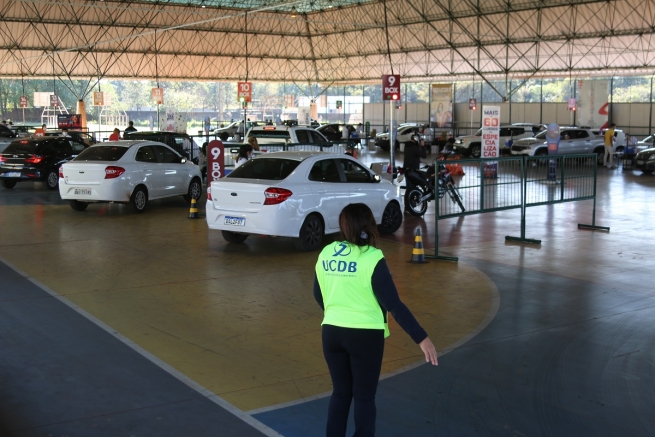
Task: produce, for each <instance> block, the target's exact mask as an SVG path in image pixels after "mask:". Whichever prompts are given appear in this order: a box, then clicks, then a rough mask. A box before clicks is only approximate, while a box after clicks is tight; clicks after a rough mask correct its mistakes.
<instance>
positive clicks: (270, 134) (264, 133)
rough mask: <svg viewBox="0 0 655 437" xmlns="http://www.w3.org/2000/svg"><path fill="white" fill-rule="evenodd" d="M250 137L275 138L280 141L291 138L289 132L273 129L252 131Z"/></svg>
mask: <svg viewBox="0 0 655 437" xmlns="http://www.w3.org/2000/svg"><path fill="white" fill-rule="evenodd" d="M248 135H249V136H251V137H255V138H273V139H278V140H287V139H289V138H291V136H290V135H289V131H286V130H272V129H271V130H256V131H251V132H250V134H248Z"/></svg>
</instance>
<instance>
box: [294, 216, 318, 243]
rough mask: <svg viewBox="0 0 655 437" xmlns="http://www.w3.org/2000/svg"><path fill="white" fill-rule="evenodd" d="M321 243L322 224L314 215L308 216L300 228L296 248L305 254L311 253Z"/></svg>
mask: <svg viewBox="0 0 655 437" xmlns="http://www.w3.org/2000/svg"><path fill="white" fill-rule="evenodd" d="M321 243H323V222H322V221H321V219H320V218H319V217H318V216H317V215H316V214H312V215H310V216H308V217H307V218H306V219H305V221H304V222H303V224H302V226H301V227H300V232H299V234H298V239H297V240H296V247H298V249H300V250H304V251H305V252H313V251H315V250H317V249H318V248H319V247H321Z"/></svg>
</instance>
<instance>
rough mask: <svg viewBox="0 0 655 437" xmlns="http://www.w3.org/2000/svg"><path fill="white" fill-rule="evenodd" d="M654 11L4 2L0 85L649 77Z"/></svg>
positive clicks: (571, 1)
mask: <svg viewBox="0 0 655 437" xmlns="http://www.w3.org/2000/svg"><path fill="white" fill-rule="evenodd" d="M654 31H655V0H616V1H611V0H610V1H606V0H603V1H595V0H594V1H590V0H541V1H526V0H504V1H501V0H461V1H454V0H404V1H403V0H387V1H386V2H385V1H352V0H311V1H306V0H304V1H287V2H276V1H267V0H245V1H244V0H241V1H236V0H191V1H188V0H184V1H183V0H169V1H90V0H88V1H87V0H7V1H3V2H2V3H1V4H0V76H5V77H21V76H22V75H24V76H26V77H53V75H57V76H59V77H62V78H63V77H67V78H76V77H83V78H89V77H106V78H147V79H155V78H159V79H173V80H221V81H236V80H246V79H247V80H253V81H294V82H303V83H307V82H312V83H313V82H317V83H325V84H330V83H358V82H379V80H380V77H381V75H382V74H389V73H392V72H393V73H395V74H400V75H401V76H402V77H403V80H404V81H426V80H427V81H453V80H467V79H473V78H476V79H479V78H481V77H482V78H483V79H487V80H488V79H492V78H493V79H494V80H497V79H499V78H530V77H543V76H562V75H565V76H569V75H577V76H579V75H584V76H593V75H603V76H609V75H615V74H618V75H625V74H640V75H644V74H652V73H653V71H655V50H653V44H654V40H653V37H654V36H653V33H654Z"/></svg>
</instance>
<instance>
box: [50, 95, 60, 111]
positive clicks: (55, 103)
mask: <svg viewBox="0 0 655 437" xmlns="http://www.w3.org/2000/svg"><path fill="white" fill-rule="evenodd" d="M50 106H54V107H55V108H56V107H58V106H59V97H58V96H57V94H50Z"/></svg>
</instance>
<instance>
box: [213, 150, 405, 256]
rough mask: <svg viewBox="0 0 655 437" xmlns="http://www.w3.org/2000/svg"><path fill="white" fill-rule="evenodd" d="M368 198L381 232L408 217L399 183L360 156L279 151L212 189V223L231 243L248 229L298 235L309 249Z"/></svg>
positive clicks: (240, 169) (243, 237)
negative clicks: (349, 208) (374, 169)
mask: <svg viewBox="0 0 655 437" xmlns="http://www.w3.org/2000/svg"><path fill="white" fill-rule="evenodd" d="M350 203H365V204H366V205H368V206H369V207H370V208H371V210H372V211H373V215H374V216H375V221H376V223H377V224H378V229H379V230H380V232H381V233H383V234H384V233H393V232H395V231H396V230H397V229H398V228H399V227H400V225H401V224H402V221H403V214H402V205H403V198H402V196H401V194H400V188H399V187H398V186H396V185H393V184H391V183H390V182H388V181H385V180H380V178H379V177H378V176H376V175H375V174H374V173H373V172H371V171H370V170H369V169H367V168H366V167H364V166H363V165H361V164H360V163H359V162H358V161H357V160H355V159H353V158H351V157H349V156H347V155H340V154H332V153H322V152H277V153H267V154H262V155H260V156H258V157H257V158H256V159H253V160H251V161H248V162H246V163H245V164H242V165H241V166H240V167H238V168H237V169H235V170H234V171H233V172H232V173H230V174H229V175H228V176H226V177H225V178H223V179H219V180H217V181H213V182H212V183H211V185H210V187H209V189H208V190H207V215H206V217H207V224H208V225H209V228H210V229H217V230H220V231H222V233H223V237H224V238H225V239H226V240H227V241H228V242H230V243H242V242H243V241H245V240H246V238H247V237H248V235H249V234H262V235H272V236H280V237H294V238H296V239H297V240H296V242H297V246H298V247H299V248H300V249H302V250H306V251H313V250H316V249H318V248H320V247H321V242H322V240H323V235H324V234H330V233H336V232H339V214H341V210H342V209H343V208H344V207H345V206H346V205H348V204H350Z"/></svg>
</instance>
